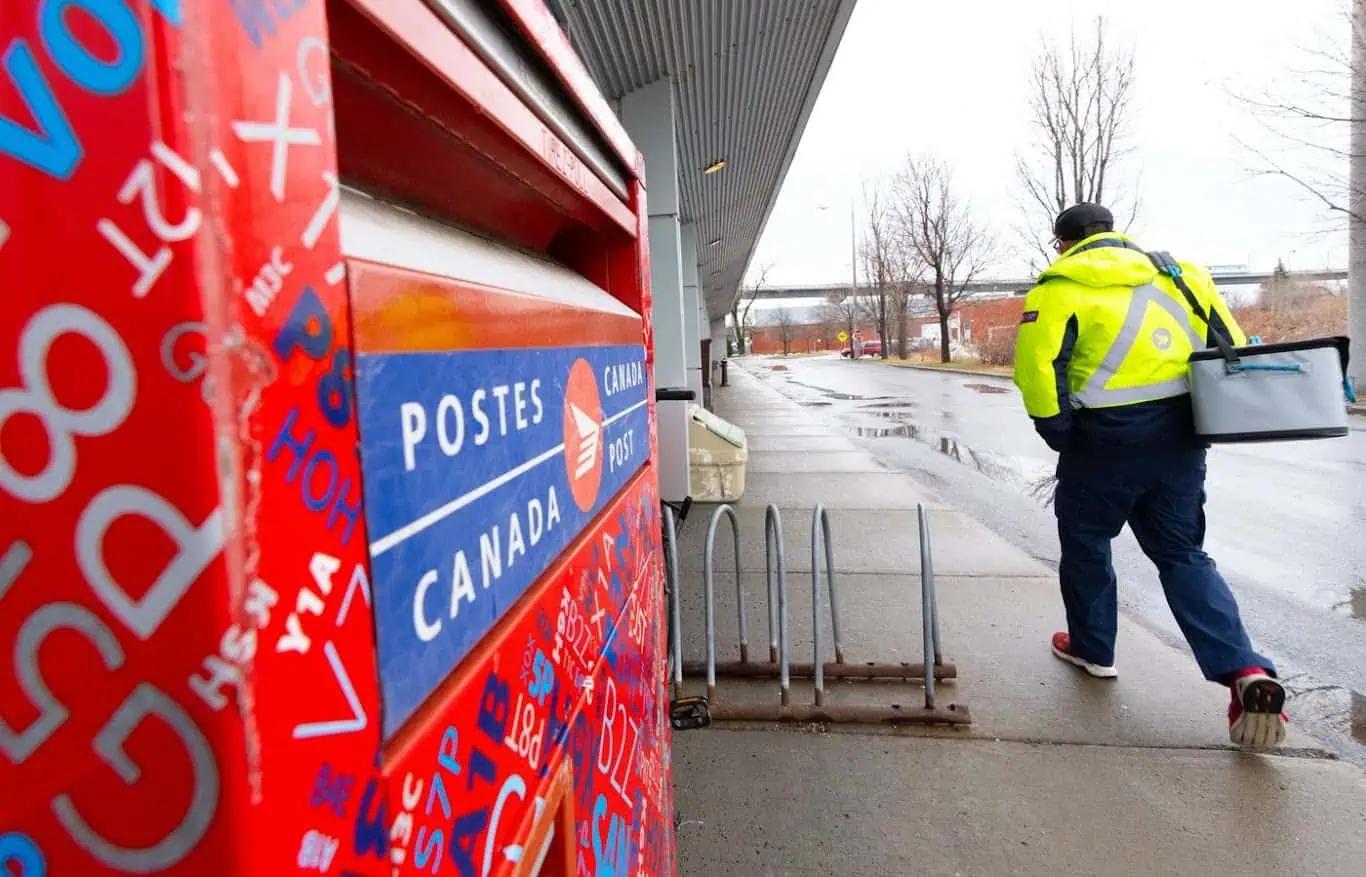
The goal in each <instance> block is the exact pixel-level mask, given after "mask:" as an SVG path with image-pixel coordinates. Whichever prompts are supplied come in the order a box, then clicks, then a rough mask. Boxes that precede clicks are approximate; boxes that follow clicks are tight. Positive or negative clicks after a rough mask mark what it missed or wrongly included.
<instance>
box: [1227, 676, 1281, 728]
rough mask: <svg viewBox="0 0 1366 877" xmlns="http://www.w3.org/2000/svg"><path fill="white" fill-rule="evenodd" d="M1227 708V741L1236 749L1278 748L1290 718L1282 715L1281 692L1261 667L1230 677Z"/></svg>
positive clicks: (1277, 684) (1274, 681)
mask: <svg viewBox="0 0 1366 877" xmlns="http://www.w3.org/2000/svg"><path fill="white" fill-rule="evenodd" d="M1229 690H1230V691H1231V692H1232V694H1233V697H1232V700H1231V701H1230V702H1229V705H1228V738H1229V739H1230V740H1232V741H1233V743H1234V744H1235V745H1237V746H1256V747H1267V746H1278V745H1280V743H1281V742H1282V741H1284V740H1285V727H1286V725H1288V724H1290V717H1289V716H1287V715H1286V714H1285V713H1284V712H1282V708H1283V707H1284V706H1285V688H1284V687H1282V686H1281V683H1279V682H1277V681H1276V680H1275V679H1273V678H1271V677H1270V676H1269V675H1267V672H1266V671H1265V670H1263V669H1262V668H1261V667H1248V668H1246V669H1244V670H1239V671H1238V672H1237V673H1234V674H1233V681H1232V682H1230V683H1229Z"/></svg>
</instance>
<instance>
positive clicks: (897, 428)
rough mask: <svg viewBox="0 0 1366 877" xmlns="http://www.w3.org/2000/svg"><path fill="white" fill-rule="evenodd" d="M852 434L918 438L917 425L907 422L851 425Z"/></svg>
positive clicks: (918, 430)
mask: <svg viewBox="0 0 1366 877" xmlns="http://www.w3.org/2000/svg"><path fill="white" fill-rule="evenodd" d="M851 428H852V429H853V431H854V434H855V435H857V436H858V437H859V438H891V437H893V436H895V437H898V438H919V437H920V429H919V427H915V426H912V425H911V424H909V423H893V424H890V425H888V426H854V427H851Z"/></svg>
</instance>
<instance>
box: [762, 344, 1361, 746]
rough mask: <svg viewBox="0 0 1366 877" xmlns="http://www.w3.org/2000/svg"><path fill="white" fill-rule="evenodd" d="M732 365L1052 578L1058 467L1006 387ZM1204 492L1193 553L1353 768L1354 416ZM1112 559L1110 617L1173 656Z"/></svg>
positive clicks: (1145, 583) (1255, 460) (1160, 607)
mask: <svg viewBox="0 0 1366 877" xmlns="http://www.w3.org/2000/svg"><path fill="white" fill-rule="evenodd" d="M739 362H741V363H742V364H743V366H744V367H745V368H747V369H748V370H749V371H751V372H752V373H753V374H755V375H757V376H758V377H760V378H761V379H763V380H764V381H765V382H766V383H768V384H769V385H770V386H772V387H774V388H775V389H777V390H778V391H780V392H781V393H783V395H785V396H788V397H789V398H791V399H794V400H796V401H798V402H801V403H802V404H803V405H806V406H809V407H810V409H811V411H812V414H813V415H814V416H818V417H823V418H826V419H828V420H829V421H830V422H832V423H834V424H835V425H837V426H838V427H839V428H840V429H842V430H844V431H845V432H846V433H847V434H849V435H850V436H852V437H854V438H855V440H856V441H858V442H859V443H860V444H862V445H863V446H865V447H866V448H868V450H870V451H871V452H873V453H874V454H875V455H876V456H877V457H878V459H880V460H881V461H882V462H883V463H884V464H886V465H888V466H890V467H892V468H896V469H900V470H903V471H906V472H909V473H911V474H913V475H915V476H916V477H918V478H919V479H920V480H922V481H924V482H926V483H928V484H930V485H932V486H933V487H935V488H936V489H937V490H938V491H939V492H940V493H941V494H942V495H943V496H944V498H945V500H946V501H948V502H949V503H951V504H952V505H955V506H957V507H959V508H961V509H962V510H963V511H965V512H968V513H969V514H972V515H974V516H975V517H977V518H978V519H979V520H981V521H983V522H984V523H985V524H986V525H987V526H989V527H991V528H992V529H993V530H995V531H996V532H997V533H999V534H1000V535H1001V536H1002V537H1004V538H1006V539H1008V540H1010V541H1011V542H1013V543H1015V544H1016V545H1018V546H1020V547H1021V548H1023V549H1024V550H1026V551H1027V552H1029V553H1030V554H1031V555H1033V556H1035V557H1036V558H1038V559H1039V560H1041V561H1044V562H1045V563H1048V564H1050V565H1052V566H1054V567H1055V568H1056V566H1057V560H1058V547H1057V533H1056V524H1055V521H1054V518H1053V512H1052V509H1051V508H1049V507H1047V506H1046V505H1045V501H1044V499H1043V498H1042V496H1041V494H1042V493H1043V491H1041V490H1040V488H1039V482H1040V481H1041V480H1044V479H1047V477H1048V476H1049V475H1051V474H1052V471H1053V468H1054V465H1055V463H1056V460H1057V456H1056V455H1055V454H1053V452H1052V451H1050V450H1049V449H1048V448H1047V447H1046V446H1045V445H1044V444H1043V442H1042V440H1040V439H1039V438H1038V437H1037V436H1036V435H1035V434H1034V430H1033V427H1032V425H1031V424H1030V421H1029V419H1028V418H1027V417H1026V416H1025V414H1024V411H1023V408H1022V407H1021V403H1020V398H1019V393H1018V392H1017V391H1016V389H1015V388H1014V386H1013V385H1012V384H1011V383H1010V381H1009V380H1008V379H1002V378H994V377H976V376H969V375H962V374H939V373H935V372H929V371H925V370H920V369H908V368H899V367H896V366H890V365H884V364H882V363H879V362H876V361H858V362H850V361H848V360H841V359H838V358H835V357H833V356H821V357H809V358H806V357H799V358H790V359H781V358H775V359H767V358H759V357H753V358H747V359H743V360H740V361H739ZM774 366H779V368H778V369H775V368H774ZM782 366H786V370H782V368H781V367H782ZM1206 486H1207V492H1208V495H1209V501H1208V504H1207V506H1206V513H1207V518H1208V533H1207V538H1206V549H1207V550H1208V551H1209V553H1210V554H1211V555H1212V556H1213V557H1214V558H1215V560H1216V561H1217V562H1218V564H1219V567H1220V569H1221V570H1222V571H1223V573H1224V575H1225V577H1226V578H1227V579H1228V581H1229V583H1230V585H1231V586H1232V588H1233V590H1234V593H1235V594H1236V595H1237V597H1238V601H1239V603H1240V605H1241V607H1242V610H1243V618H1244V621H1245V623H1246V624H1247V627H1248V630H1249V632H1250V633H1251V635H1252V639H1253V642H1254V644H1255V645H1256V646H1257V647H1258V648H1259V649H1260V650H1261V651H1262V652H1263V653H1265V654H1267V655H1268V657H1270V658H1271V659H1272V660H1274V661H1276V662H1277V664H1278V667H1279V669H1280V672H1281V674H1282V676H1283V677H1284V678H1285V680H1286V682H1287V685H1288V687H1289V688H1290V689H1291V692H1292V694H1293V696H1294V700H1293V702H1292V709H1291V712H1292V718H1293V719H1294V720H1295V721H1296V722H1297V723H1298V724H1300V725H1301V726H1302V727H1303V728H1304V729H1305V730H1307V731H1309V732H1310V733H1312V734H1314V735H1315V736H1317V737H1319V738H1320V739H1322V740H1323V741H1324V743H1325V744H1326V745H1327V746H1328V747H1329V748H1330V749H1332V750H1333V751H1335V752H1337V753H1338V754H1339V755H1341V756H1343V757H1345V758H1347V759H1349V760H1351V761H1353V762H1356V763H1357V764H1360V765H1362V766H1364V767H1366V418H1363V417H1355V418H1353V419H1352V434H1351V435H1350V437H1348V438H1345V439H1335V440H1329V441H1318V442H1299V443H1277V444H1266V445H1243V446H1222V447H1219V448H1216V449H1214V450H1212V451H1211V452H1210V456H1209V479H1208V482H1207V485H1206ZM1114 564H1115V571H1116V574H1117V575H1118V578H1119V581H1120V603H1121V607H1122V610H1123V611H1125V612H1126V613H1128V614H1130V615H1131V616H1132V617H1134V618H1135V619H1136V620H1138V621H1139V622H1140V623H1142V624H1144V625H1145V626H1147V627H1149V628H1150V629H1152V630H1154V631H1155V632H1157V633H1158V634H1159V635H1160V636H1162V637H1163V638H1164V639H1167V640H1168V641H1170V642H1172V643H1173V644H1179V645H1181V647H1182V648H1184V647H1185V646H1184V641H1183V640H1182V639H1181V636H1180V632H1179V631H1178V630H1177V627H1176V623H1175V621H1173V619H1172V617H1171V614H1170V612H1169V611H1168V610H1167V606H1166V603H1165V602H1164V600H1163V597H1162V590H1161V586H1160V585H1159V583H1158V580H1157V574H1156V571H1155V570H1154V569H1153V567H1152V565H1151V564H1150V563H1149V562H1148V560H1147V558H1145V557H1144V556H1143V554H1142V552H1140V551H1139V548H1138V545H1137V543H1136V542H1135V541H1134V539H1133V537H1132V535H1130V534H1129V532H1128V531H1127V529H1126V530H1125V532H1124V534H1123V535H1122V536H1121V537H1120V538H1119V539H1118V540H1116V542H1115V546H1114ZM1058 619H1059V624H1060V626H1061V622H1062V606H1061V602H1059V605H1058ZM965 651H969V652H970V648H968V649H965ZM1118 661H1119V662H1120V663H1123V661H1124V646H1123V643H1122V642H1121V643H1120V644H1119V654H1118ZM1125 669H1130V668H1125ZM1130 672H1132V670H1131V669H1130ZM1191 672H1192V673H1197V672H1198V670H1197V669H1196V667H1195V664H1194V661H1193V660H1192V663H1191Z"/></svg>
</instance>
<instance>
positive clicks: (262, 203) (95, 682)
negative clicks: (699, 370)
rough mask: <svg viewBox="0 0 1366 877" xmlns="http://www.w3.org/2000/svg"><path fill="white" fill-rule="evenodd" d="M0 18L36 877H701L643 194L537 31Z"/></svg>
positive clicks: (520, 19)
mask: <svg viewBox="0 0 1366 877" xmlns="http://www.w3.org/2000/svg"><path fill="white" fill-rule="evenodd" d="M0 2H2V4H3V5H2V6H0V8H3V11H4V14H3V17H2V18H0V278H3V290H4V294H3V296H0V315H2V318H0V654H3V655H4V656H5V660H4V661H3V662H0V789H3V794H0V873H3V874H6V875H22V877H38V875H45V874H52V875H76V874H79V875H96V874H183V875H216V874H261V875H275V874H285V873H322V874H337V875H370V874H385V875H389V874H394V875H398V874H458V875H487V874H512V873H517V874H530V873H538V872H540V873H547V874H574V873H593V874H627V873H630V874H638V873H643V874H668V873H672V871H673V870H674V862H673V826H672V805H671V800H670V775H669V771H670V766H669V742H670V738H669V730H668V721H667V708H668V703H667V700H666V698H665V697H664V684H663V683H664V680H663V676H664V662H665V651H664V633H665V630H664V626H665V625H664V621H663V619H664V617H665V616H664V612H663V605H662V604H663V568H662V564H661V560H660V535H659V534H660V530H659V505H658V491H657V475H656V469H657V466H656V461H657V457H656V442H655V428H654V401H653V400H654V386H653V379H652V362H653V356H652V345H651V335H650V323H649V317H648V315H649V313H650V292H649V288H648V270H647V267H648V263H647V254H646V244H645V216H646V213H645V191H644V182H643V180H642V179H641V177H642V172H641V168H642V162H641V160H640V158H639V156H638V154H637V153H636V151H635V149H634V148H633V147H632V145H631V143H630V141H629V140H628V138H627V137H626V136H625V134H624V133H623V131H622V129H621V128H620V127H619V125H618V124H617V122H616V120H615V118H614V117H613V116H612V114H611V112H610V111H609V109H608V107H607V105H606V103H605V102H604V101H603V99H602V98H601V97H600V95H599V94H598V93H597V91H596V90H595V89H594V87H593V85H592V83H591V81H590V80H589V78H588V76H587V74H586V72H585V71H584V69H583V67H582V66H581V64H580V63H579V61H578V59H577V58H576V57H575V55H574V54H573V52H572V51H571V50H570V48H569V45H568V43H567V42H566V40H565V39H564V37H563V36H562V35H561V33H560V31H559V29H558V27H557V26H556V24H555V22H554V20H553V19H552V18H551V17H550V15H549V14H548V13H547V11H546V10H545V8H544V7H543V6H542V5H541V3H540V2H539V0H499V2H497V3H492V2H490V3H477V2H454V0H452V2H442V3H423V2H420V0H328V2H324V0H232V2H220V3H191V2H186V0H37V2H34V0H0Z"/></svg>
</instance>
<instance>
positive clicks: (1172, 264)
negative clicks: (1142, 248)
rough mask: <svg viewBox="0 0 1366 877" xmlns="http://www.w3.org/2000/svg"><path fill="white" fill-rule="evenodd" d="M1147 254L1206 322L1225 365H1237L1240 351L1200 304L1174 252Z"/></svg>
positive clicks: (1196, 313)
mask: <svg viewBox="0 0 1366 877" xmlns="http://www.w3.org/2000/svg"><path fill="white" fill-rule="evenodd" d="M1147 255H1148V258H1149V259H1150V260H1151V261H1152V263H1153V267H1155V268H1157V270H1158V273H1159V274H1165V275H1166V276H1168V277H1170V278H1171V281H1172V283H1174V284H1176V288H1177V289H1179V290H1180V291H1181V294H1182V295H1183V296H1185V297H1186V303H1187V304H1189V305H1190V307H1191V310H1192V311H1194V312H1195V315H1196V316H1197V317H1199V318H1200V321H1201V322H1203V323H1204V324H1205V327H1206V328H1207V329H1208V330H1209V334H1210V335H1211V336H1213V338H1214V344H1215V346H1216V347H1218V348H1219V352H1220V353H1221V354H1223V356H1224V364H1225V366H1226V367H1227V368H1229V369H1233V368H1235V367H1237V365H1238V351H1236V350H1234V349H1233V342H1232V341H1231V340H1230V339H1229V338H1227V337H1225V335H1224V333H1223V332H1221V331H1220V329H1219V327H1218V326H1215V325H1214V324H1213V323H1211V322H1210V313H1209V312H1208V311H1206V310H1205V309H1204V308H1203V307H1201V306H1200V300H1199V299H1197V298H1196V297H1195V293H1194V292H1192V291H1191V288H1190V284H1188V283H1186V278H1185V277H1183V276H1182V273H1183V272H1182V271H1181V266H1180V264H1178V263H1177V261H1176V260H1175V259H1173V258H1172V254H1171V253H1168V252H1166V251H1163V250H1155V251H1153V252H1150V253H1148V254H1147Z"/></svg>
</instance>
